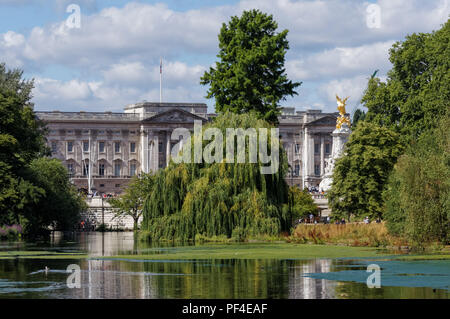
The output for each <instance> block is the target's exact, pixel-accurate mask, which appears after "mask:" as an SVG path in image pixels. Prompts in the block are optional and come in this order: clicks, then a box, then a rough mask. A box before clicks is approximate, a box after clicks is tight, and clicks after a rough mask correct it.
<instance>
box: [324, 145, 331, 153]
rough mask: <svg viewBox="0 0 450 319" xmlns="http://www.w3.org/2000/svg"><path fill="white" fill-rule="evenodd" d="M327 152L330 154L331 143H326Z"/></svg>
mask: <svg viewBox="0 0 450 319" xmlns="http://www.w3.org/2000/svg"><path fill="white" fill-rule="evenodd" d="M325 154H330V143H326V144H325Z"/></svg>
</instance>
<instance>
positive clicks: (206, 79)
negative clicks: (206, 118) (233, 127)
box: [200, 10, 301, 123]
mask: <svg viewBox="0 0 450 319" xmlns="http://www.w3.org/2000/svg"><path fill="white" fill-rule="evenodd" d="M277 28H278V24H277V23H276V22H275V21H274V19H273V17H272V15H267V14H265V13H262V12H261V11H259V10H250V11H244V12H243V14H242V16H241V17H237V16H234V17H232V18H231V21H230V22H229V23H228V24H225V23H224V24H223V25H222V28H221V30H220V34H219V49H220V50H219V54H218V55H217V57H218V58H219V59H220V60H219V61H218V62H216V65H215V67H211V68H210V69H209V71H207V72H205V74H204V75H203V77H202V78H201V82H200V83H201V84H202V85H208V84H209V85H210V88H209V90H208V94H207V98H213V97H214V98H215V105H216V112H218V113H224V112H225V111H230V112H233V113H238V114H240V113H246V112H249V111H250V110H255V111H256V112H257V114H258V115H259V116H260V118H262V119H264V120H266V121H268V122H270V123H277V122H278V117H277V116H278V115H279V114H280V110H279V105H278V103H279V101H280V100H285V99H286V96H293V95H296V94H297V92H296V91H295V88H296V87H298V86H300V85H301V83H297V82H292V81H290V80H288V78H287V75H286V73H285V69H284V62H285V54H286V51H287V50H288V49H289V44H288V41H287V33H288V30H283V31H281V32H280V33H276V30H277Z"/></svg>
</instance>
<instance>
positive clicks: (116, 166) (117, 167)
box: [114, 162, 122, 176]
mask: <svg viewBox="0 0 450 319" xmlns="http://www.w3.org/2000/svg"><path fill="white" fill-rule="evenodd" d="M121 168H122V166H121V165H120V163H118V162H116V163H114V176H120V170H121Z"/></svg>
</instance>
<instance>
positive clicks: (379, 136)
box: [328, 121, 403, 219]
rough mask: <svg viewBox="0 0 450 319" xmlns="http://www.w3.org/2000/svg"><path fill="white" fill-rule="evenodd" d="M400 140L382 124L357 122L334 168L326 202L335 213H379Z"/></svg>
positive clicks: (373, 216) (348, 215)
mask: <svg viewBox="0 0 450 319" xmlns="http://www.w3.org/2000/svg"><path fill="white" fill-rule="evenodd" d="M399 140H400V139H399V135H398V134H397V133H395V132H393V131H392V130H389V129H387V128H385V127H380V126H377V125H375V124H372V123H367V122H364V121H363V122H360V123H359V124H358V127H357V128H356V129H355V130H354V131H353V133H352V134H351V135H350V139H349V141H348V142H347V144H346V145H345V154H344V155H343V156H342V157H341V158H340V159H338V160H337V162H336V166H335V168H334V171H333V184H332V187H331V189H330V191H329V193H328V201H329V203H330V205H331V208H332V211H333V215H334V216H336V217H339V218H342V217H345V218H348V219H349V218H350V216H351V215H354V216H355V217H357V218H358V217H362V216H366V215H367V216H369V217H371V218H379V217H381V216H382V213H383V207H384V205H383V201H382V192H383V190H384V188H385V184H386V181H387V179H388V177H389V174H390V172H391V170H392V168H393V166H394V164H395V162H396V161H397V158H398V156H399V155H400V154H401V153H402V152H403V147H402V145H401V144H400V141H399Z"/></svg>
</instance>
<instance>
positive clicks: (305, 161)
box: [302, 127, 308, 188]
mask: <svg viewBox="0 0 450 319" xmlns="http://www.w3.org/2000/svg"><path fill="white" fill-rule="evenodd" d="M307 136H308V128H307V127H305V130H304V131H303V152H302V153H303V154H302V158H303V160H302V162H303V168H302V183H303V188H305V187H306V174H307V167H308V156H307V154H308V138H307Z"/></svg>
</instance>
